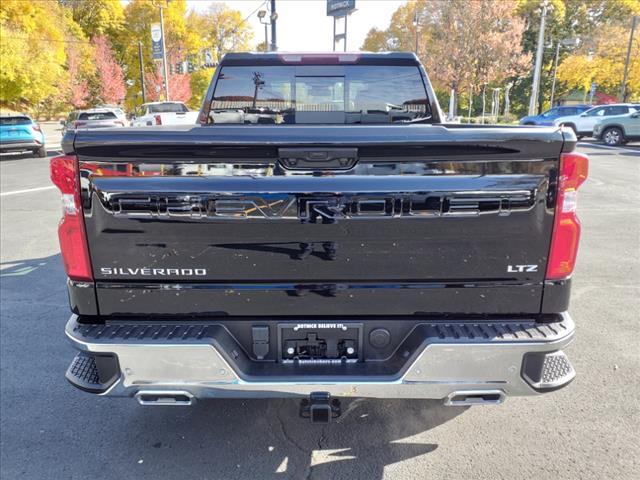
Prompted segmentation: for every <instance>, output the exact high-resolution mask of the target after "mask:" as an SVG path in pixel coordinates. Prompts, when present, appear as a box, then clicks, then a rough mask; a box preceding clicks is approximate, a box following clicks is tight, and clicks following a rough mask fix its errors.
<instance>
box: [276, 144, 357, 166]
mask: <svg viewBox="0 0 640 480" xmlns="http://www.w3.org/2000/svg"><path fill="white" fill-rule="evenodd" d="M278 157H279V159H280V164H281V165H282V166H283V167H284V168H286V169H288V170H349V169H350V168H353V166H354V165H355V164H356V162H357V161H358V149H357V148H279V149H278Z"/></svg>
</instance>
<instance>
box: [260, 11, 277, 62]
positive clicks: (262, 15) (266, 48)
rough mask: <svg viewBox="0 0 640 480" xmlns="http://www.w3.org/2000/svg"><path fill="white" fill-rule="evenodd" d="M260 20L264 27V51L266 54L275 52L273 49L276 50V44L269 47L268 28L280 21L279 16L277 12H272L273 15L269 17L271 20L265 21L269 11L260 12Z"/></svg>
mask: <svg viewBox="0 0 640 480" xmlns="http://www.w3.org/2000/svg"><path fill="white" fill-rule="evenodd" d="M258 18H259V19H260V23H261V24H263V25H264V51H265V52H270V51H273V50H272V49H273V48H274V44H271V45H269V38H268V30H267V27H268V26H269V25H272V24H273V23H274V22H275V21H276V20H277V19H278V14H277V13H276V12H272V13H271V15H269V18H268V19H267V20H265V18H267V11H266V10H260V11H259V12H258ZM272 31H273V30H272ZM272 40H273V39H272Z"/></svg>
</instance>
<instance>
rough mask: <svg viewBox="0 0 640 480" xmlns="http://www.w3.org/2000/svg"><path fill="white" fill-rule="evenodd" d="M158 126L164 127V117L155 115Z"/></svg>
mask: <svg viewBox="0 0 640 480" xmlns="http://www.w3.org/2000/svg"><path fill="white" fill-rule="evenodd" d="M154 118H155V119H156V125H162V117H161V116H160V115H155V116H154Z"/></svg>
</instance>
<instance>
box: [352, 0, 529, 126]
mask: <svg viewBox="0 0 640 480" xmlns="http://www.w3.org/2000/svg"><path fill="white" fill-rule="evenodd" d="M516 8H517V3H516V2H515V0H503V1H500V2H495V1H492V0H474V1H471V2H469V1H467V0H432V1H417V2H412V3H408V4H406V5H403V6H401V7H400V8H398V10H396V12H395V13H394V14H393V16H392V19H391V23H390V25H389V28H387V29H386V30H385V31H380V30H376V29H373V30H371V31H370V32H369V34H368V35H367V38H366V39H365V42H364V44H363V49H366V50H414V49H415V36H416V34H417V35H418V37H419V38H418V54H419V56H420V57H421V59H422V61H423V63H424V64H425V67H426V69H427V71H428V72H429V76H430V78H431V80H432V81H433V83H434V85H435V87H436V88H437V89H440V90H441V91H442V90H445V91H446V92H447V93H448V92H449V91H452V92H453V94H454V98H455V97H457V96H458V93H459V92H460V91H461V90H463V89H469V88H470V87H473V86H477V85H478V84H481V83H493V82H502V81H504V80H505V79H506V78H508V77H510V76H514V75H517V74H519V73H521V72H522V71H524V70H526V69H527V68H528V66H529V62H530V56H528V55H526V54H524V53H523V51H522V48H521V47H520V45H521V41H522V35H523V32H524V26H525V25H524V22H523V21H522V20H521V19H520V18H519V17H518V16H517V15H516ZM414 18H415V19H417V25H414V23H416V22H414ZM455 110H456V108H455V106H454V114H455Z"/></svg>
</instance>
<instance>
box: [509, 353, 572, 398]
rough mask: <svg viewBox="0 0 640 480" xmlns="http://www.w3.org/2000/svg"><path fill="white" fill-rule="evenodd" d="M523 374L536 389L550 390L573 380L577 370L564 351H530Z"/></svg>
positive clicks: (526, 357)
mask: <svg viewBox="0 0 640 480" xmlns="http://www.w3.org/2000/svg"><path fill="white" fill-rule="evenodd" d="M522 376H523V377H524V379H525V380H526V381H527V382H528V383H529V384H530V385H531V386H532V387H533V388H534V389H536V390H539V391H549V390H555V389H557V388H560V387H563V386H564V385H566V384H568V383H569V382H571V381H572V380H573V379H574V377H575V376H576V371H575V370H574V369H573V366H572V365H571V362H569V359H568V358H567V356H566V355H565V353H564V352H562V351H557V352H553V353H528V354H526V355H525V359H524V362H523V368H522Z"/></svg>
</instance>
